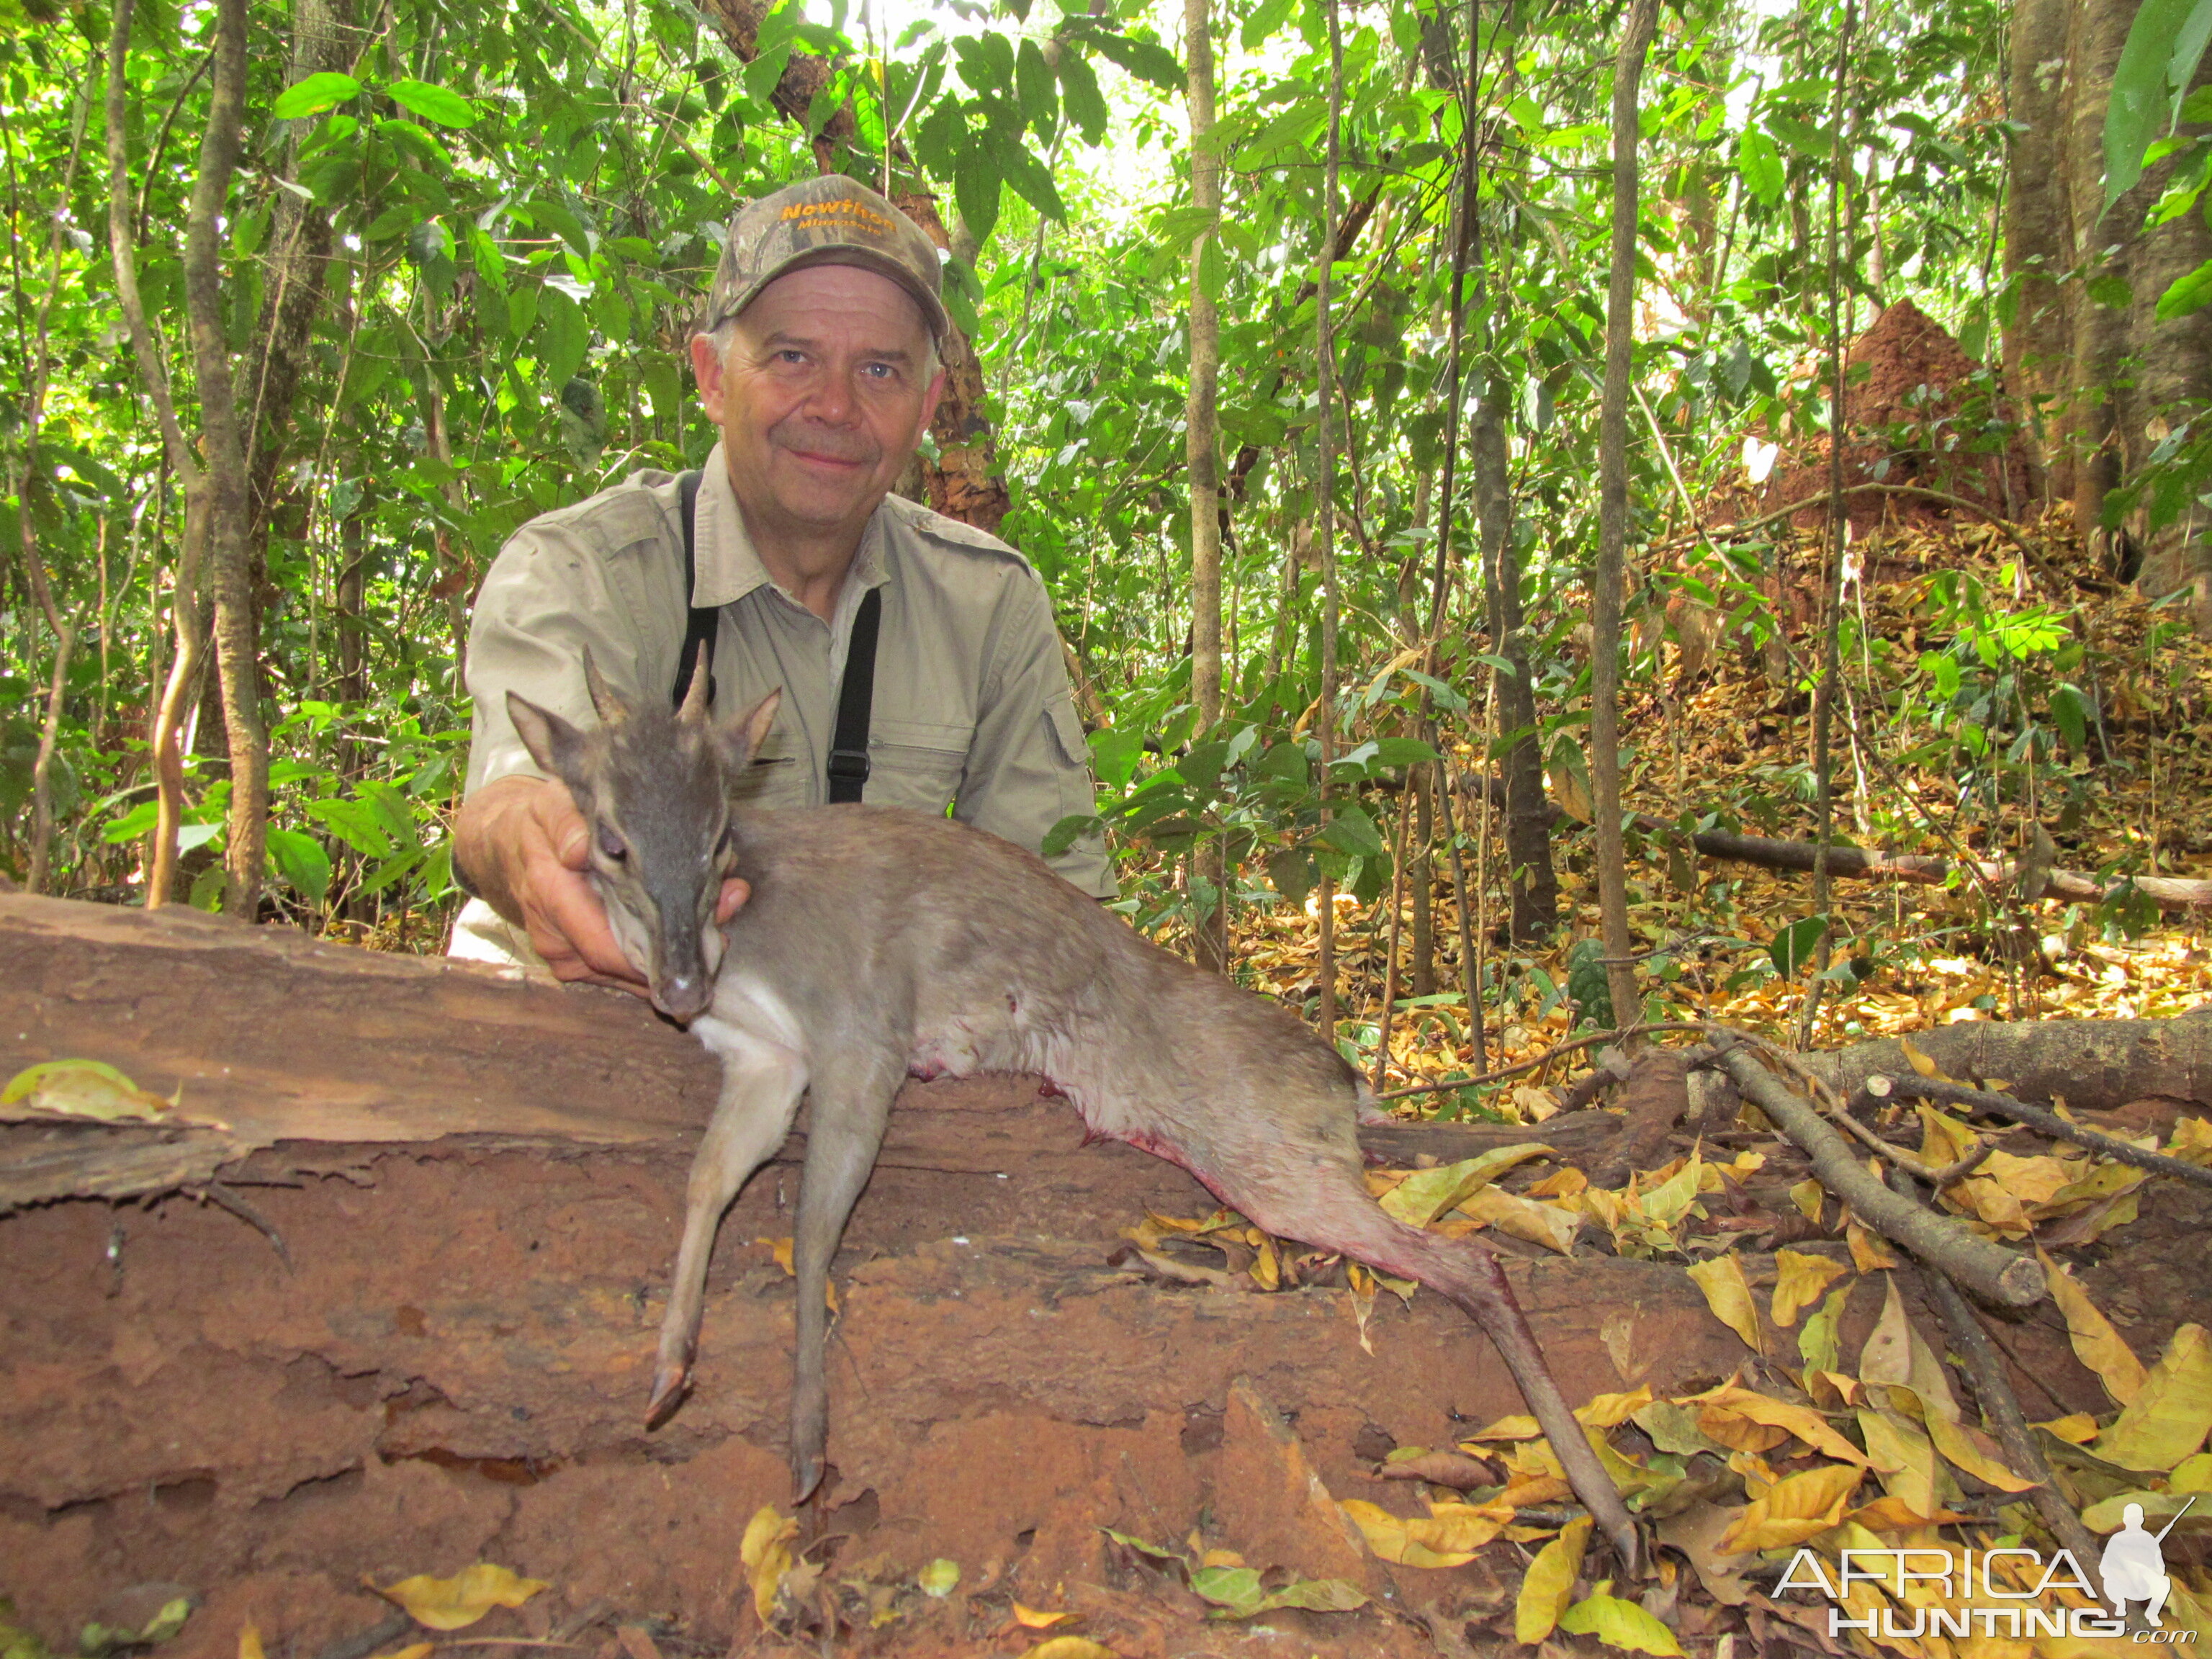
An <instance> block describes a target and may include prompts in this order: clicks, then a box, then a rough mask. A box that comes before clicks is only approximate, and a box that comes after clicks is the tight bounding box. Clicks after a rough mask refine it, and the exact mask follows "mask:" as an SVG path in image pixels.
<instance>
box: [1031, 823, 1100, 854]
mask: <svg viewBox="0 0 2212 1659" xmlns="http://www.w3.org/2000/svg"><path fill="white" fill-rule="evenodd" d="M1105 823H1106V821H1105V820H1104V819H1103V818H1102V817H1099V816H1098V815H1097V813H1096V812H1076V813H1073V814H1072V815H1070V816H1069V817H1064V818H1062V819H1061V820H1060V822H1059V823H1055V824H1054V825H1053V826H1052V828H1051V829H1048V830H1046V831H1045V836H1044V841H1043V842H1042V844H1041V845H1040V846H1039V847H1038V848H1037V851H1038V853H1040V854H1042V855H1043V856H1044V857H1046V858H1048V859H1056V858H1058V857H1059V856H1060V854H1062V853H1065V852H1066V850H1067V849H1068V848H1071V847H1073V846H1074V845H1075V843H1076V842H1079V841H1080V840H1082V839H1083V837H1084V836H1089V835H1095V834H1097V832H1098V831H1099V830H1101V829H1104V828H1105Z"/></svg>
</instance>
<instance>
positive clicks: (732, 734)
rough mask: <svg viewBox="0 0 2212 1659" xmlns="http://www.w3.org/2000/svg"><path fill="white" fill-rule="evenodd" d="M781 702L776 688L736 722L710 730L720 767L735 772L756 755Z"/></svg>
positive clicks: (781, 691) (781, 689) (781, 697)
mask: <svg viewBox="0 0 2212 1659" xmlns="http://www.w3.org/2000/svg"><path fill="white" fill-rule="evenodd" d="M694 689H695V690H696V684H695V687H694ZM782 701H783V688H782V687H781V686H780V685H779V686H778V687H776V689H775V690H773V691H771V692H769V694H768V696H764V697H763V698H762V699H761V700H760V701H759V702H757V703H755V704H754V705H753V706H752V707H751V708H748V709H747V710H746V711H745V712H744V714H739V715H738V717H737V718H736V719H734V720H729V721H727V722H726V723H725V724H723V725H720V726H715V727H714V747H715V748H716V749H717V750H720V752H721V757H722V764H723V765H725V766H726V767H728V768H729V769H730V770H732V772H735V771H738V770H739V769H741V768H743V767H744V764H745V763H746V762H748V761H750V759H751V758H752V757H754V756H755V755H757V754H758V753H760V746H761V744H763V743H766V742H767V741H768V734H769V728H771V727H772V726H775V711H776V707H777V705H778V704H780V703H781V702H782Z"/></svg>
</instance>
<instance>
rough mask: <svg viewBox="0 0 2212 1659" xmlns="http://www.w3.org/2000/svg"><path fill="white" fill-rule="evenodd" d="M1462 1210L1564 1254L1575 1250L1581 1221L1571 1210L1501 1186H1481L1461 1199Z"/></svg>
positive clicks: (1510, 1234) (1481, 1220)
mask: <svg viewBox="0 0 2212 1659" xmlns="http://www.w3.org/2000/svg"><path fill="white" fill-rule="evenodd" d="M1459 1212H1460V1213H1461V1214H1462V1215H1467V1216H1473V1217H1474V1218H1475V1219H1476V1220H1477V1221H1480V1222H1481V1223H1482V1224H1483V1225H1485V1226H1488V1227H1495V1228H1497V1229H1498V1231H1499V1232H1501V1233H1504V1234H1506V1235H1508V1236H1509V1237H1513V1238H1519V1239H1525V1240H1527V1241H1528V1243H1531V1244H1541V1245H1542V1246H1543V1247H1544V1248H1545V1249H1547V1250H1556V1251H1558V1252H1559V1254H1560V1255H1573V1254H1574V1253H1575V1252H1574V1244H1575V1229H1576V1228H1577V1226H1578V1225H1580V1224H1579V1223H1578V1222H1577V1219H1576V1218H1575V1217H1574V1216H1573V1215H1572V1214H1571V1213H1570V1212H1567V1211H1565V1210H1562V1209H1560V1208H1559V1207H1558V1206H1555V1205H1551V1204H1540V1203H1538V1202H1537V1201H1536V1200H1534V1199H1533V1198H1524V1197H1523V1196H1522V1195H1521V1194H1519V1193H1509V1192H1507V1191H1506V1190H1505V1189H1504V1188H1502V1187H1482V1188H1478V1189H1477V1190H1475V1191H1474V1192H1472V1193H1469V1194H1468V1195H1467V1196H1466V1197H1465V1198H1464V1199H1462V1200H1460V1206H1459Z"/></svg>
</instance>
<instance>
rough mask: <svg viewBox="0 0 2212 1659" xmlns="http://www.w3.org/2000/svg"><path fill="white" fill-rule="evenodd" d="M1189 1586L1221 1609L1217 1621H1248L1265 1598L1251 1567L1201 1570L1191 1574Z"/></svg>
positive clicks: (1258, 1577)
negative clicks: (1222, 1619)
mask: <svg viewBox="0 0 2212 1659" xmlns="http://www.w3.org/2000/svg"><path fill="white" fill-rule="evenodd" d="M1190 1587H1191V1589H1194V1590H1196V1591H1197V1592H1198V1593H1199V1594H1200V1595H1202V1596H1204V1597H1205V1598H1206V1600H1207V1601H1211V1602H1213V1603H1214V1604H1215V1605H1216V1606H1217V1607H1220V1608H1221V1609H1222V1611H1221V1612H1220V1613H1217V1614H1215V1615H1214V1616H1215V1617H1216V1618H1229V1619H1249V1618H1250V1617H1251V1616H1252V1615H1253V1614H1254V1613H1257V1612H1259V1611H1260V1607H1261V1603H1262V1602H1264V1601H1266V1600H1267V1592H1266V1591H1265V1590H1264V1589H1261V1588H1260V1575H1259V1573H1258V1572H1257V1571H1255V1570H1254V1569H1253V1568H1251V1567H1200V1568H1199V1569H1198V1570H1197V1571H1194V1572H1193V1573H1192V1574H1191V1576H1190Z"/></svg>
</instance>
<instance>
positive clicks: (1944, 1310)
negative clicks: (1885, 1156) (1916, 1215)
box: [1889, 1171, 2100, 1566]
mask: <svg viewBox="0 0 2212 1659" xmlns="http://www.w3.org/2000/svg"><path fill="white" fill-rule="evenodd" d="M1889 1184H1890V1187H1891V1188H1892V1189H1893V1191H1894V1192H1895V1193H1896V1194H1897V1195H1898V1196H1899V1198H1904V1199H1908V1200H1911V1199H1915V1198H1916V1197H1917V1194H1915V1193H1914V1192H1913V1190H1912V1183H1911V1181H1909V1180H1908V1179H1907V1178H1906V1177H1905V1175H1904V1174H1903V1173H1902V1172H1899V1171H1892V1172H1891V1175H1890V1177H1889ZM1923 1282H1924V1283H1925V1284H1926V1285H1927V1286H1928V1291H1929V1297H1930V1299H1931V1300H1933V1301H1934V1303H1935V1304H1936V1311H1937V1312H1938V1313H1940V1314H1941V1315H1942V1316H1943V1325H1944V1328H1945V1329H1946V1330H1947V1331H1948V1332H1949V1334H1950V1337H1951V1346H1952V1349H1953V1351H1954V1352H1956V1353H1957V1354H1958V1356H1959V1358H1960V1363H1961V1364H1964V1365H1965V1367H1966V1375H1967V1377H1968V1378H1969V1379H1970V1380H1971V1381H1972V1383H1973V1385H1974V1397H1975V1399H1977V1400H1978V1401H1980V1402H1981V1407H1982V1410H1983V1412H1984V1414H1985V1415H1986V1416H1987V1417H1988V1419H1989V1421H1990V1427H1991V1428H1993V1429H1995V1430H1996V1437H1997V1443H1998V1444H1999V1445H2001V1446H2002V1447H2003V1448H2004V1454H2005V1457H2006V1459H2007V1461H2008V1462H2010V1463H2011V1465H2012V1469H2013V1473H2014V1474H2017V1475H2018V1476H2020V1477H2021V1480H2033V1481H2034V1482H2035V1483H2036V1485H2035V1486H2034V1488H2033V1490H2032V1491H2031V1492H2028V1494H2027V1499H2028V1502H2030V1503H2031V1504H2034V1505H2035V1512H2036V1513H2037V1514H2038V1515H2040V1516H2042V1517H2043V1523H2044V1525H2045V1526H2047V1527H2049V1528H2051V1536H2052V1537H2053V1538H2056V1539H2057V1541H2058V1544H2059V1547H2061V1548H2062V1549H2068V1550H2071V1551H2072V1552H2073V1553H2074V1559H2075V1560H2076V1561H2079V1562H2081V1563H2082V1564H2083V1565H2085V1566H2086V1565H2087V1564H2088V1563H2089V1562H2091V1561H2093V1560H2096V1559H2099V1556H2100V1551H2099V1549H2098V1547H2097V1540H2096V1537H2095V1535H2094V1534H2092V1533H2091V1532H2090V1530H2089V1528H2087V1526H2085V1525H2084V1524H2083V1523H2082V1521H2081V1516H2078V1515H2076V1514H2075V1512H2074V1510H2073V1506H2072V1505H2070V1504H2068V1503H2067V1501H2066V1499H2065V1498H2064V1497H2063V1496H2062V1495H2061V1493H2060V1492H2059V1490H2058V1483H2057V1481H2056V1480H2053V1479H2052V1478H2051V1466H2050V1464H2048V1463H2046V1462H2045V1461H2044V1457H2043V1451H2042V1449H2041V1448H2040V1447H2039V1446H2038V1445H2037V1444H2036V1443H2035V1437H2034V1436H2033V1435H2032V1434H2030V1433H2029V1432H2028V1431H2027V1414H2026V1413H2023V1412H2022V1411H2021V1408H2020V1401H2019V1400H2018V1398H2016V1397H2015V1395H2014V1394H2013V1391H2012V1385H2011V1384H2010V1383H2008V1382H2007V1381H2006V1380H2005V1368H2004V1362H2003V1361H2002V1359H2000V1358H1998V1357H1997V1352H1996V1348H1995V1347H1994V1346H1992V1345H1991V1344H1990V1337H1989V1333H1988V1332H1986V1331H1984V1329H1983V1328H1982V1322H1981V1320H1980V1319H1979V1318H1978V1317H1977V1316H1976V1315H1975V1313H1974V1310H1973V1306H1972V1304H1970V1303H1969V1302H1968V1301H1967V1300H1966V1297H1963V1296H1961V1295H1960V1294H1959V1287H1958V1286H1957V1285H1954V1284H1953V1283H1952V1282H1951V1279H1950V1276H1949V1275H1948V1274H1947V1273H1942V1271H1940V1270H1931V1271H1929V1272H1928V1273H1924V1274H1923Z"/></svg>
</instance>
